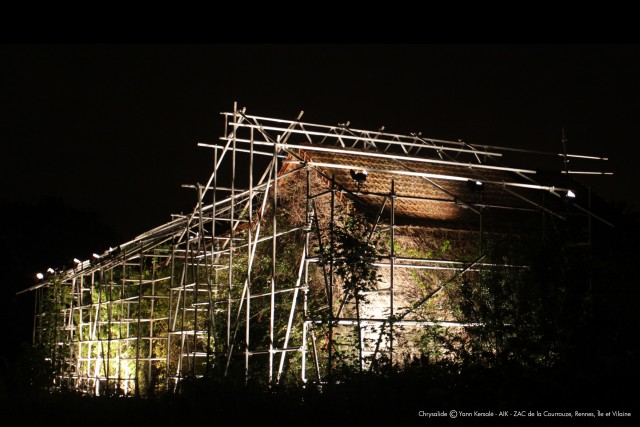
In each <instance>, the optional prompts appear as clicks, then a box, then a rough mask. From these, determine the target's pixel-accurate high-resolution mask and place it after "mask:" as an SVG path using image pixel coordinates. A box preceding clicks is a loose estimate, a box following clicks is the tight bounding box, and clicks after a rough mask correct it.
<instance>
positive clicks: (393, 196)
mask: <svg viewBox="0 0 640 427" xmlns="http://www.w3.org/2000/svg"><path fill="white" fill-rule="evenodd" d="M389 198H390V199H391V221H390V222H391V259H390V264H391V275H390V279H389V287H390V290H389V363H390V365H391V367H393V320H394V318H393V316H394V307H393V293H394V276H395V274H394V273H395V272H394V264H395V260H396V249H395V234H396V232H395V228H396V224H395V215H396V204H395V200H396V189H395V180H393V179H392V180H391V194H390V197H389Z"/></svg>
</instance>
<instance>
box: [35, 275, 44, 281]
mask: <svg viewBox="0 0 640 427" xmlns="http://www.w3.org/2000/svg"><path fill="white" fill-rule="evenodd" d="M36 277H37V278H38V280H42V279H44V274H42V273H38V274H36Z"/></svg>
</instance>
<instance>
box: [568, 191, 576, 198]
mask: <svg viewBox="0 0 640 427" xmlns="http://www.w3.org/2000/svg"><path fill="white" fill-rule="evenodd" d="M567 197H568V198H570V199H575V198H576V193H574V192H573V191H571V190H567Z"/></svg>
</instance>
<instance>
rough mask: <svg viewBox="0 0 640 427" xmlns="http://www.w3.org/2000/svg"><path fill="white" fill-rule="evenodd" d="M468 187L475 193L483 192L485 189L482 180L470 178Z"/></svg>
mask: <svg viewBox="0 0 640 427" xmlns="http://www.w3.org/2000/svg"><path fill="white" fill-rule="evenodd" d="M467 188H468V189H469V190H471V192H473V193H481V192H483V191H484V184H483V183H482V181H476V180H473V179H470V180H468V181H467Z"/></svg>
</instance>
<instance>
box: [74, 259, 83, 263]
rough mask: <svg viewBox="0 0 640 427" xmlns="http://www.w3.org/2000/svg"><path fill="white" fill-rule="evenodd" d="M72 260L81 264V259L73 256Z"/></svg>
mask: <svg viewBox="0 0 640 427" xmlns="http://www.w3.org/2000/svg"><path fill="white" fill-rule="evenodd" d="M73 262H75V263H76V264H82V261H80V260H79V259H78V258H74V259H73Z"/></svg>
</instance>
